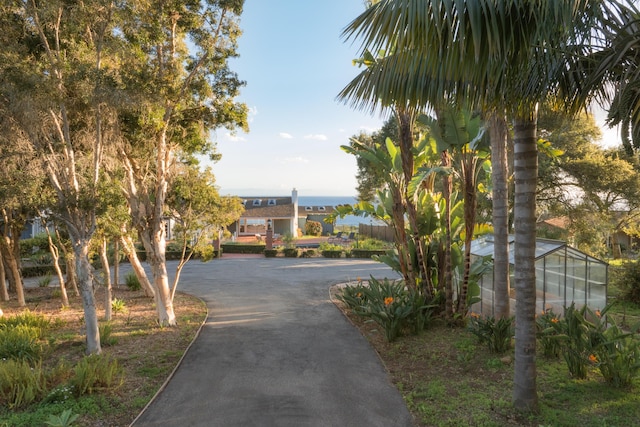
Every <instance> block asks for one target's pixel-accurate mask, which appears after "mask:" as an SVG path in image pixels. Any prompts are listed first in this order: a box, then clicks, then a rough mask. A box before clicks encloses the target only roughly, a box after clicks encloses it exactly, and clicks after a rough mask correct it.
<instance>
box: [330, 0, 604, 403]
mask: <svg viewBox="0 0 640 427" xmlns="http://www.w3.org/2000/svg"><path fill="white" fill-rule="evenodd" d="M607 3H608V2H605V1H599V2H597V3H596V2H586V1H580V0H574V1H553V0H548V1H539V2H531V1H525V0H520V1H518V0H512V1H507V0H505V1H503V2H495V1H491V0H478V1H475V2H459V1H455V0H439V1H436V0H382V1H380V2H377V3H375V4H373V5H372V6H371V7H370V8H368V9H367V10H366V11H365V12H363V13H362V14H361V15H360V16H358V17H357V18H356V19H354V20H353V21H352V22H351V24H350V25H349V26H348V27H347V28H346V30H345V32H344V35H345V36H346V37H347V38H350V37H361V38H362V39H363V43H362V49H363V51H364V52H365V53H366V52H380V51H382V52H384V53H385V56H384V57H382V58H380V59H378V60H376V61H375V62H374V63H373V64H372V65H370V66H369V67H368V68H367V69H365V70H364V71H362V72H361V73H360V74H359V75H358V76H357V77H356V78H355V79H354V80H353V81H352V82H351V83H349V85H348V86H347V87H345V88H344V89H343V91H342V92H341V93H340V95H339V97H340V98H341V99H343V100H346V101H350V102H351V105H353V106H354V107H356V108H360V109H370V110H375V109H376V108H385V107H392V106H396V105H402V106H409V107H415V108H418V109H420V108H425V107H426V106H433V105H435V104H437V103H439V102H441V101H442V100H443V99H445V97H451V98H454V99H456V100H458V101H459V102H462V101H464V102H468V103H470V104H471V105H473V106H476V107H477V108H480V109H482V110H483V111H485V112H486V113H487V114H488V115H489V116H494V115H495V116H496V117H500V113H501V112H502V111H506V112H507V114H508V115H510V116H512V117H515V118H516V123H515V124H516V126H515V128H514V132H515V137H514V143H515V152H516V160H515V180H516V190H515V191H516V209H515V214H516V215H515V216H516V222H515V234H516V241H515V251H516V274H515V287H516V295H517V301H518V303H517V306H516V324H517V328H516V360H515V375H514V391H513V401H514V405H515V406H516V407H517V408H519V409H534V408H535V407H536V406H537V392H536V384H535V378H536V369H535V320H534V317H535V259H534V256H533V254H534V252H533V251H534V250H535V184H536V174H537V147H536V112H537V110H536V105H537V103H538V102H539V101H540V100H542V99H544V98H545V97H546V96H547V95H548V94H549V93H550V92H552V91H553V89H554V88H555V86H554V85H555V83H554V82H555V81H556V79H555V76H556V75H558V74H559V73H560V71H561V70H564V69H566V54H565V52H566V49H565V48H566V46H567V45H569V44H573V45H576V46H580V45H581V44H583V42H584V40H585V39H588V38H589V37H590V33H589V29H590V27H589V25H584V26H583V25H581V24H582V23H583V22H587V23H589V22H588V20H585V19H582V18H583V17H584V16H590V15H588V14H589V13H593V12H594V11H597V10H598V8H599V7H602V8H606V7H607ZM471 5H473V7H469V6H471ZM582 29H586V30H585V32H580V31H577V30H582ZM494 196H495V195H494ZM500 297H502V298H508V295H501V296H500Z"/></svg>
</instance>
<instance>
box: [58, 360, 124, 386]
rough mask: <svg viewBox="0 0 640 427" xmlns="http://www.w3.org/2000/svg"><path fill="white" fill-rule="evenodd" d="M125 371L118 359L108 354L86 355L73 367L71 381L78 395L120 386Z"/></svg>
mask: <svg viewBox="0 0 640 427" xmlns="http://www.w3.org/2000/svg"><path fill="white" fill-rule="evenodd" d="M123 380H124V378H123V373H122V369H121V368H120V366H119V364H118V361H117V360H115V359H112V358H111V357H109V356H108V355H104V354H101V355H91V356H86V357H84V358H83V359H82V360H80V362H78V364H77V365H76V366H75V367H74V369H73V376H72V377H71V379H70V381H69V383H70V384H71V385H72V386H73V390H74V392H75V394H76V396H82V395H85V394H93V393H95V392H97V391H102V390H110V389H114V388H117V387H119V386H120V385H121V384H122V382H123Z"/></svg>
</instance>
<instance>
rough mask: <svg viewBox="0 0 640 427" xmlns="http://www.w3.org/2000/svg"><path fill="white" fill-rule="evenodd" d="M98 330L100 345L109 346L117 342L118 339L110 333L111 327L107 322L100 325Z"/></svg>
mask: <svg viewBox="0 0 640 427" xmlns="http://www.w3.org/2000/svg"><path fill="white" fill-rule="evenodd" d="M98 330H99V332H100V345H104V346H111V345H115V344H117V343H118V339H117V338H116V337H114V336H113V335H112V333H113V327H112V326H111V324H110V323H109V322H107V323H104V324H102V325H100V326H99V328H98Z"/></svg>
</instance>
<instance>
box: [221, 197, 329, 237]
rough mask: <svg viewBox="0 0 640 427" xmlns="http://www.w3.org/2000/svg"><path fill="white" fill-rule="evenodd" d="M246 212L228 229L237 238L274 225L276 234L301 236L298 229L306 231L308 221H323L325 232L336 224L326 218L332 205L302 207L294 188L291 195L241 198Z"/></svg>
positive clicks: (258, 233) (260, 232) (258, 232)
mask: <svg viewBox="0 0 640 427" xmlns="http://www.w3.org/2000/svg"><path fill="white" fill-rule="evenodd" d="M241 199H242V203H243V204H244V213H243V214H242V216H241V217H240V219H239V220H238V221H236V222H235V223H233V224H231V225H230V226H229V227H228V228H227V229H228V230H229V231H230V232H231V233H232V234H233V235H234V236H236V237H240V236H255V235H260V236H263V235H265V234H266V232H267V227H268V225H269V224H271V227H273V232H274V234H276V235H286V234H291V235H292V236H296V237H297V236H298V230H304V225H305V223H306V221H307V220H312V221H318V222H320V223H321V224H322V234H327V233H329V234H330V233H333V224H326V223H325V222H324V221H323V219H324V217H326V216H327V215H329V214H330V213H332V212H333V211H334V207H333V206H299V205H298V191H297V190H296V189H295V188H294V189H293V190H292V191H291V196H284V197H282V196H280V197H271V196H253V197H241Z"/></svg>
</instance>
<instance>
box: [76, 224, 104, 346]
mask: <svg viewBox="0 0 640 427" xmlns="http://www.w3.org/2000/svg"><path fill="white" fill-rule="evenodd" d="M71 241H72V244H73V252H74V255H75V259H76V274H77V279H78V284H79V285H80V295H81V297H82V307H83V308H84V324H85V329H86V333H87V350H86V353H87V354H100V353H101V352H102V348H101V347H100V331H99V328H98V315H97V310H96V303H95V297H94V293H93V267H91V263H90V262H89V239H81V238H74V237H73V235H72V237H71Z"/></svg>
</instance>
